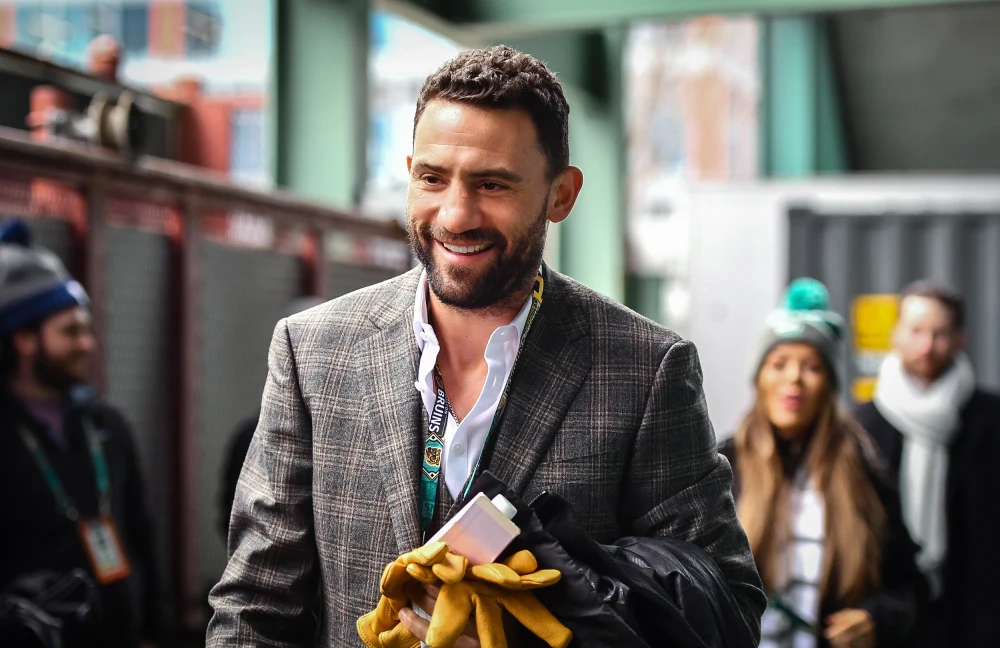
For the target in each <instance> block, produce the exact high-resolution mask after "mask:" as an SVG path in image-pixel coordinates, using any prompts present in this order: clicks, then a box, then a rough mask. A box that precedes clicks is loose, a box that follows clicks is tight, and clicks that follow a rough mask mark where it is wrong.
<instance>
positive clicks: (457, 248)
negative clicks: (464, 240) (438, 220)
mask: <svg viewBox="0 0 1000 648" xmlns="http://www.w3.org/2000/svg"><path fill="white" fill-rule="evenodd" d="M441 245H443V246H444V247H445V249H446V250H448V251H449V252H455V253H456V254H474V253H476V252H482V251H483V250H485V249H486V248H487V247H488V246H487V245H485V244H483V245H448V244H447V243H442V244H441Z"/></svg>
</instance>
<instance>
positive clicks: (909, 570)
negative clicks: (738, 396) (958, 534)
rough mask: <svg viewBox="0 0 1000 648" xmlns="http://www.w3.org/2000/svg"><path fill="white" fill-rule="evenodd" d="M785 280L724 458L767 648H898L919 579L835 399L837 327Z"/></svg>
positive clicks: (868, 448) (806, 282)
mask: <svg viewBox="0 0 1000 648" xmlns="http://www.w3.org/2000/svg"><path fill="white" fill-rule="evenodd" d="M828 302H829V296H828V293H827V291H826V288H825V287H824V286H823V285H822V284H821V283H819V282H817V281H815V280H811V279H801V280H798V281H796V282H795V283H793V284H792V286H791V287H790V288H789V290H788V293H787V295H786V302H785V306H784V307H783V308H780V309H778V310H777V311H775V312H774V313H772V315H771V316H770V317H769V318H768V320H767V333H766V335H765V344H764V347H763V350H762V353H761V355H760V361H759V363H758V368H757V372H756V375H755V385H756V390H757V394H756V402H755V404H754V406H753V409H752V410H751V411H750V413H749V414H748V415H747V417H746V419H745V420H744V421H743V424H742V426H741V427H740V429H739V431H738V432H737V434H736V436H735V437H734V438H733V439H731V440H729V441H727V442H726V443H725V444H724V445H723V447H722V452H723V454H725V455H726V456H727V457H728V458H729V460H730V463H732V465H733V471H734V478H733V495H734V497H735V498H736V500H737V512H738V514H739V517H740V521H741V522H742V523H743V527H744V529H745V530H746V532H747V536H748V538H749V540H750V546H751V548H752V549H753V554H754V559H755V560H756V562H757V569H758V570H759V572H760V575H761V578H762V579H763V581H764V587H765V589H766V591H767V594H768V608H767V611H766V612H765V613H764V618H763V619H762V638H761V644H760V645H761V646H762V647H763V648H786V647H787V648H806V647H808V648H813V647H819V646H832V647H833V648H869V647H873V646H878V647H880V648H881V647H883V646H902V645H905V640H906V636H907V634H908V633H909V632H910V630H911V628H912V627H913V624H914V621H915V619H916V616H917V613H918V607H919V606H920V605H922V601H923V600H924V599H925V598H926V583H925V582H924V580H923V577H922V576H921V574H920V572H919V571H918V569H917V567H916V564H915V563H914V555H915V553H916V550H917V548H916V546H915V545H914V544H913V541H912V540H911V539H910V536H909V534H908V532H907V531H906V527H905V526H904V525H903V521H902V517H901V513H900V505H899V501H898V496H897V494H896V493H895V492H894V491H893V490H892V489H891V488H890V487H889V486H888V482H887V481H885V480H883V478H882V476H881V470H882V468H881V461H880V460H879V458H878V456H877V455H876V451H875V446H874V444H873V442H872V441H871V440H870V439H869V437H868V435H867V434H866V433H865V431H864V430H863V429H861V427H860V426H858V425H857V424H856V423H855V422H854V421H853V420H851V418H850V417H849V416H848V415H847V414H846V413H845V412H844V411H843V410H842V409H841V408H840V406H839V405H838V401H837V396H838V383H837V380H838V378H839V377H840V372H839V371H838V370H837V367H838V364H839V359H840V357H841V352H842V344H843V342H842V340H843V320H842V319H841V318H840V316H838V315H837V314H836V313H833V312H830V311H829V309H828Z"/></svg>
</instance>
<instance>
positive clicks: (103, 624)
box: [0, 222, 163, 648]
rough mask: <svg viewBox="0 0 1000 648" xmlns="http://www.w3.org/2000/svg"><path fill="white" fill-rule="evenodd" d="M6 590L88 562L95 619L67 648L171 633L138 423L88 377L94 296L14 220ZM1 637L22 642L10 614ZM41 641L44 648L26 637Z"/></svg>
mask: <svg viewBox="0 0 1000 648" xmlns="http://www.w3.org/2000/svg"><path fill="white" fill-rule="evenodd" d="M0 339H2V345H3V346H2V349H0V372H2V376H0V493H2V496H0V526H2V528H3V532H2V533H0V593H2V592H3V591H4V590H6V589H8V588H10V587H11V586H12V584H13V583H15V582H23V579H24V578H25V577H26V576H30V575H36V574H39V573H41V572H43V571H49V572H51V573H53V574H54V575H56V576H59V575H65V574H69V573H70V572H72V571H73V570H76V569H81V570H83V571H84V572H86V573H87V574H89V576H90V578H91V579H92V581H93V582H94V583H95V584H96V590H97V604H96V605H95V606H94V608H95V609H94V610H93V612H94V618H95V623H94V624H93V625H92V626H90V627H87V628H83V627H81V628H77V629H75V630H69V629H67V630H66V634H67V635H68V636H65V637H64V638H63V643H62V645H63V646H64V647H65V648H76V647H78V646H100V647H101V648H135V647H136V646H140V645H143V646H149V645H153V644H155V643H156V642H158V641H159V640H161V638H162V619H163V616H162V615H161V614H160V612H159V609H160V605H161V603H162V598H161V597H160V595H159V591H158V590H159V579H158V577H157V570H156V559H155V556H154V552H153V536H152V533H151V530H150V521H149V518H148V515H147V510H146V502H145V498H144V494H143V492H144V489H143V483H142V477H141V475H140V471H139V463H138V460H137V458H136V451H135V447H134V445H133V442H132V437H131V433H130V431H129V428H128V425H127V424H126V423H125V420H124V419H123V418H122V416H121V414H119V413H118V412H117V411H116V410H115V409H113V408H111V407H109V406H108V405H107V404H105V403H103V402H102V401H101V400H100V399H99V398H98V397H97V394H96V392H95V391H94V390H93V389H92V388H90V387H88V386H87V385H86V382H85V381H86V379H87V376H88V374H89V368H90V362H91V359H92V356H93V354H94V351H95V339H94V335H93V333H92V332H91V328H90V313H89V311H88V299H87V295H86V293H85V292H84V290H83V288H82V287H81V286H80V284H78V283H77V282H76V281H74V280H73V279H72V278H71V277H69V275H68V274H67V272H66V270H65V268H64V267H63V266H62V264H61V263H60V261H59V260H58V259H57V258H56V257H55V255H53V254H52V253H51V252H49V251H47V250H44V249H41V248H36V247H32V246H31V241H30V233H29V232H28V230H27V228H26V227H25V226H24V225H23V224H21V223H19V222H14V223H12V224H10V225H8V227H6V228H5V229H4V230H3V232H2V233H0ZM6 622H7V627H6V630H2V631H0V634H4V633H6V634H7V635H8V636H6V637H4V636H0V645H2V646H4V647H5V648H13V647H12V644H14V641H15V640H14V639H13V638H12V635H13V634H14V632H15V630H14V629H13V628H12V627H11V626H12V625H16V623H11V619H9V618H8V619H6ZM28 645H35V644H28Z"/></svg>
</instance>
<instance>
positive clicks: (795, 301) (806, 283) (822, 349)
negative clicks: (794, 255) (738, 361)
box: [754, 278, 844, 387]
mask: <svg viewBox="0 0 1000 648" xmlns="http://www.w3.org/2000/svg"><path fill="white" fill-rule="evenodd" d="M765 326H766V327H767V331H766V332H765V333H764V339H763V340H762V344H761V351H760V355H758V360H757V367H756V371H755V372H754V378H756V377H757V375H758V374H759V373H760V369H761V367H762V366H763V364H764V358H766V357H767V354H768V353H770V352H771V350H772V349H774V347H776V346H778V345H779V344H783V343H786V342H804V343H806V344H810V345H812V346H813V347H815V348H816V350H817V351H819V353H820V355H822V356H823V359H824V360H826V363H827V365H828V366H829V368H830V371H831V373H832V374H833V376H832V382H833V384H834V386H835V387H839V380H840V378H841V377H842V376H843V375H844V372H843V369H842V367H841V364H842V361H841V358H842V357H843V353H842V351H843V348H844V318H842V317H841V316H840V315H838V314H837V313H834V312H833V311H831V310H830V293H829V291H827V289H826V286H824V285H823V284H822V283H820V282H819V281H816V280H815V279H809V278H803V279H796V280H795V281H793V282H792V283H791V285H789V286H788V289H787V290H786V291H785V300H784V305H783V306H782V307H780V308H778V309H776V310H774V311H773V312H772V313H771V314H770V315H769V316H768V318H767V321H766V323H765Z"/></svg>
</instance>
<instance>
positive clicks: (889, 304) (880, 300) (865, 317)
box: [851, 295, 899, 353]
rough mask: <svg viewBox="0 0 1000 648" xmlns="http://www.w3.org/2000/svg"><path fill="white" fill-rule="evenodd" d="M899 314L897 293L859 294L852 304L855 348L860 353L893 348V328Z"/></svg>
mask: <svg viewBox="0 0 1000 648" xmlns="http://www.w3.org/2000/svg"><path fill="white" fill-rule="evenodd" d="M898 316H899V297H898V296H897V295H858V296H857V297H856V298H855V299H854V303H853V304H851V327H852V329H853V331H854V350H855V351H856V352H858V353H865V352H868V353H888V352H889V351H890V350H892V329H893V327H894V326H895V325H896V318H897V317H898Z"/></svg>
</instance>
